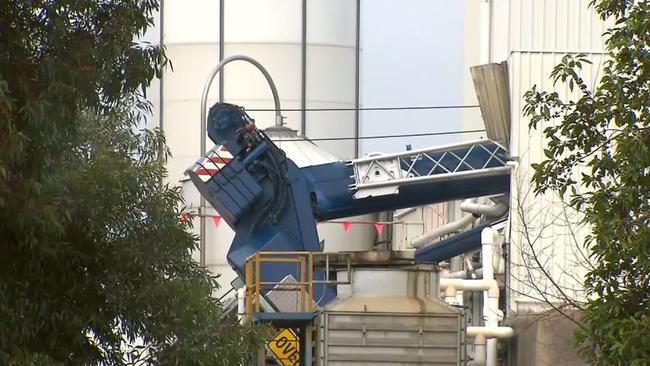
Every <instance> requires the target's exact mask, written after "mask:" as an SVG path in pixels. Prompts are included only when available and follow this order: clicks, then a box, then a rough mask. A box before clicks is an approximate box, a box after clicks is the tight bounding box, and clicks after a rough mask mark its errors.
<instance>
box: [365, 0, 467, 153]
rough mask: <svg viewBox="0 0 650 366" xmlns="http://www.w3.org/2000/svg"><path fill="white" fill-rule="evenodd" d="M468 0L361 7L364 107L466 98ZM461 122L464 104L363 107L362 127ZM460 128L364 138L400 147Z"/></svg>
mask: <svg viewBox="0 0 650 366" xmlns="http://www.w3.org/2000/svg"><path fill="white" fill-rule="evenodd" d="M463 22H464V14H463V1H448V0H401V1H394V0H364V1H363V2H362V12H361V27H362V34H361V44H362V47H363V51H362V56H361V57H362V59H361V91H362V94H361V103H362V104H363V107H385V106H388V107H391V106H429V105H460V104H462V81H463V79H462V77H463V70H462V67H463V65H462V64H463V29H464V24H463ZM460 128H461V111H460V110H425V111H423V110H411V111H389V112H387V111H363V112H361V135H362V136H371V135H393V134H408V133H423V132H437V131H453V130H459V129H460ZM459 140H460V136H459V135H455V136H439V137H420V138H413V137H410V138H400V139H380V140H362V142H361V151H362V153H365V152H394V151H403V150H404V149H405V145H406V144H411V145H412V146H413V148H414V149H415V148H422V147H427V146H435V145H440V144H444V143H449V142H453V141H459Z"/></svg>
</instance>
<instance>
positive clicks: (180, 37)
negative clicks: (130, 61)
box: [159, 0, 374, 288]
mask: <svg viewBox="0 0 650 366" xmlns="http://www.w3.org/2000/svg"><path fill="white" fill-rule="evenodd" d="M358 1H359V0H357V1H348V0H275V1H265V0H191V1H187V0H185V1H181V0H163V1H162V4H161V5H162V6H161V27H160V28H161V34H162V43H163V44H164V46H165V47H166V50H167V56H168V57H169V58H170V60H171V62H172V66H173V70H172V69H167V70H166V71H165V72H164V75H163V78H162V82H161V87H160V100H161V107H160V111H159V112H160V125H161V127H162V129H163V130H164V132H165V135H166V137H167V143H168V145H169V147H170V149H171V152H172V154H173V157H172V158H171V159H170V160H169V163H168V170H169V177H168V180H169V181H171V182H173V183H175V182H178V181H179V180H182V179H183V177H184V176H183V172H184V171H185V169H187V168H188V167H190V166H191V165H192V164H193V163H194V162H195V161H196V160H197V159H198V158H199V156H200V155H202V154H203V153H204V152H205V151H203V152H202V151H201V148H200V133H201V132H200V116H199V113H200V100H201V93H202V89H203V85H204V83H205V80H206V78H207V76H208V74H209V73H210V70H211V69H212V68H213V67H214V66H215V65H216V64H217V63H218V62H219V60H220V59H223V58H225V57H228V56H231V55H235V54H244V55H247V56H250V57H252V58H254V59H256V60H257V61H259V62H260V63H261V64H262V65H264V67H265V68H266V69H267V70H268V71H269V73H270V74H271V76H272V77H273V80H274V81H275V84H276V85H277V88H278V92H279V96H280V99H281V103H282V107H283V109H285V110H284V111H283V115H284V116H285V117H286V119H285V121H284V122H285V124H286V125H287V126H288V127H290V128H291V129H293V130H297V131H299V132H300V133H301V134H304V135H306V136H307V137H309V138H314V139H322V138H330V137H348V138H350V139H348V140H327V141H320V140H319V141H318V145H319V146H321V147H323V148H325V149H326V150H328V151H329V152H330V153H332V154H333V155H335V156H336V157H337V158H339V159H350V158H353V157H355V155H356V151H357V145H356V141H355V140H354V137H355V136H356V134H357V131H358V114H357V113H356V112H355V110H354V109H355V107H356V106H357V105H358V83H357V80H358V52H359V48H358V47H357V39H358V37H357V31H358V21H359V18H358V16H357V8H358ZM219 78H220V79H217V80H215V83H214V86H213V87H212V88H211V90H210V93H209V98H208V106H210V105H212V104H213V103H215V102H217V101H219V100H222V101H224V102H229V103H234V104H239V105H242V106H244V107H245V108H246V109H247V110H248V111H249V114H250V115H251V117H253V118H255V119H256V122H257V124H258V127H260V128H265V127H269V126H271V125H273V123H274V118H273V112H272V111H270V110H271V109H273V101H272V96H271V92H270V90H269V88H268V86H267V84H266V81H265V80H264V78H263V77H262V75H261V74H260V73H259V72H258V71H257V70H256V69H255V68H254V67H252V66H251V65H249V64H246V63H237V62H234V63H231V64H229V65H227V66H226V67H225V69H224V72H223V75H222V76H220V77H219ZM221 78H222V79H221ZM221 80H222V81H223V83H220V81H221ZM220 90H221V91H223V93H222V94H221V95H220ZM256 109H265V110H268V111H256ZM310 109H311V110H313V109H318V110H317V111H310ZM322 109H337V111H322ZM341 109H343V110H341ZM203 133H204V132H203ZM285 144H286V143H285ZM305 146H306V145H305ZM210 147H211V141H210V140H208V146H207V148H208V149H209V148H210ZM281 147H283V148H286V146H281ZM298 150H300V149H298ZM300 151H302V150H300ZM287 154H288V155H289V156H290V157H292V158H294V156H296V154H294V153H290V152H287ZM298 155H300V154H298ZM331 158H332V157H331V156H330V157H329V159H328V160H329V161H331ZM183 186H184V187H183V188H184V191H183V195H184V197H185V199H186V204H187V205H188V206H189V207H190V208H193V209H195V210H196V209H197V208H198V206H199V202H200V198H199V195H198V192H196V190H195V189H194V187H192V186H191V185H190V184H184V185H183ZM208 206H209V205H208ZM202 213H203V214H205V215H217V213H216V212H215V211H214V210H213V209H212V207H206V208H205V209H204V210H203V212H202ZM367 219H368V218H366V220H367ZM201 221H202V220H198V219H194V222H193V223H194V230H195V231H196V233H197V234H199V233H201V230H200V228H201ZM203 223H204V230H205V231H204V235H203V239H204V240H205V243H204V244H203V245H205V246H206V250H205V252H204V256H200V259H201V260H202V261H205V262H204V263H205V264H206V265H207V266H208V267H209V268H210V269H212V270H213V271H214V272H216V273H221V274H222V277H223V278H222V280H221V281H220V283H221V285H222V286H224V287H226V288H228V287H229V286H228V282H229V281H230V280H232V279H234V272H232V270H231V269H230V266H229V265H228V264H227V263H226V260H225V254H226V253H227V250H228V246H229V245H230V243H231V241H232V238H233V232H232V231H231V230H230V229H229V228H228V226H227V225H226V224H225V222H224V223H223V224H220V225H219V227H218V228H215V227H214V224H213V223H212V221H211V219H210V218H207V219H205V220H204V221H203ZM319 232H320V233H321V234H323V235H327V237H328V238H327V239H326V243H329V242H331V243H335V242H339V243H350V242H353V243H354V246H350V249H352V247H359V248H369V247H370V246H371V245H372V243H373V240H374V228H373V226H372V225H363V226H362V225H353V227H352V230H351V232H350V233H348V234H344V233H343V231H342V229H341V228H340V225H334V224H325V225H320V226H319ZM325 232H331V234H325ZM361 232H363V234H360V233H361ZM330 236H331V237H332V238H331V239H330V238H329V237H330ZM337 236H338V239H335V238H336V237H337ZM328 245H329V244H328ZM344 247H347V246H344ZM197 259H199V256H198V255H197Z"/></svg>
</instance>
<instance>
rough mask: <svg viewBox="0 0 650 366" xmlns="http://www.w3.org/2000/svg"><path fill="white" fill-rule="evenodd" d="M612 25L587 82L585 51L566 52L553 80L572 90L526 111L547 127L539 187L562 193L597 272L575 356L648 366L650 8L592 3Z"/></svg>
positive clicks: (536, 96) (532, 95)
mask: <svg viewBox="0 0 650 366" xmlns="http://www.w3.org/2000/svg"><path fill="white" fill-rule="evenodd" d="M591 6H593V7H594V9H595V10H596V11H597V12H598V13H599V15H600V16H601V18H602V19H603V20H609V21H612V22H613V23H612V24H613V26H612V27H611V28H610V29H609V30H608V31H607V32H606V33H605V35H604V36H605V45H606V48H607V50H608V52H609V57H608V59H607V61H606V62H604V64H603V68H602V71H600V75H601V76H600V79H599V81H598V84H597V85H596V87H595V88H593V89H592V88H591V87H590V86H589V85H588V84H587V82H585V80H583V78H582V77H581V70H582V68H583V67H584V66H585V64H586V63H589V60H588V58H587V57H586V56H585V55H575V56H565V57H564V58H563V59H562V62H561V64H559V65H557V66H556V67H555V69H554V70H553V72H552V74H551V77H552V79H553V80H554V82H555V83H556V84H558V85H566V86H568V89H569V90H570V91H571V94H572V95H571V96H570V97H568V98H564V99H563V98H561V97H560V96H559V94H558V93H556V92H546V91H538V90H537V89H536V88H535V87H533V89H532V90H530V91H529V92H527V93H526V95H525V102H526V106H525V108H524V114H525V115H527V116H528V117H529V118H530V127H531V128H543V132H544V135H545V138H546V141H547V148H546V149H545V151H544V154H545V159H544V160H543V161H542V162H541V163H539V164H535V165H533V168H534V170H535V173H534V177H533V182H534V184H535V187H536V191H537V192H538V193H543V192H545V191H548V190H554V191H558V192H560V193H561V194H563V195H565V196H566V197H568V198H569V200H570V204H571V206H573V207H574V208H575V209H578V210H579V211H581V213H582V214H583V215H584V221H585V223H586V224H588V225H589V226H590V227H591V235H590V236H588V237H587V238H586V240H585V245H586V247H587V249H588V251H589V253H590V259H591V260H592V262H593V264H594V268H593V269H591V270H590V271H589V273H588V274H587V276H586V279H585V287H586V290H587V294H588V303H587V306H586V307H585V309H584V313H583V319H582V320H583V323H584V325H585V329H583V330H581V331H580V332H579V334H578V344H579V346H580V351H581V355H582V356H583V358H584V359H585V360H587V361H588V362H589V363H590V364H592V365H647V364H650V338H648V337H647V334H650V227H649V225H650V170H649V169H650V130H649V129H650V5H649V4H648V2H647V1H620V0H616V1H614V0H598V1H592V3H591Z"/></svg>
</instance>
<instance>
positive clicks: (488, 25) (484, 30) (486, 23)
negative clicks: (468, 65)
mask: <svg viewBox="0 0 650 366" xmlns="http://www.w3.org/2000/svg"><path fill="white" fill-rule="evenodd" d="M490 8H491V4H490V0H482V1H481V7H480V10H479V11H480V17H481V20H480V26H481V35H480V36H481V44H480V48H479V58H480V62H481V64H488V63H490V46H491V45H490V43H491V38H492V35H491V31H492V19H491V18H492V16H491V14H490V12H491V9H490Z"/></svg>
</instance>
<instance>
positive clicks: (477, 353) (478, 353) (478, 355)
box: [473, 335, 486, 366]
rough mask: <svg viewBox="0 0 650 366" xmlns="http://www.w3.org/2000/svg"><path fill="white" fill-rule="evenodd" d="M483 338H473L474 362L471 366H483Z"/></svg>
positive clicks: (484, 358) (480, 336)
mask: <svg viewBox="0 0 650 366" xmlns="http://www.w3.org/2000/svg"><path fill="white" fill-rule="evenodd" d="M485 360H486V355H485V337H484V336H482V335H477V336H476V337H474V362H473V365H475V366H479V365H485Z"/></svg>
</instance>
